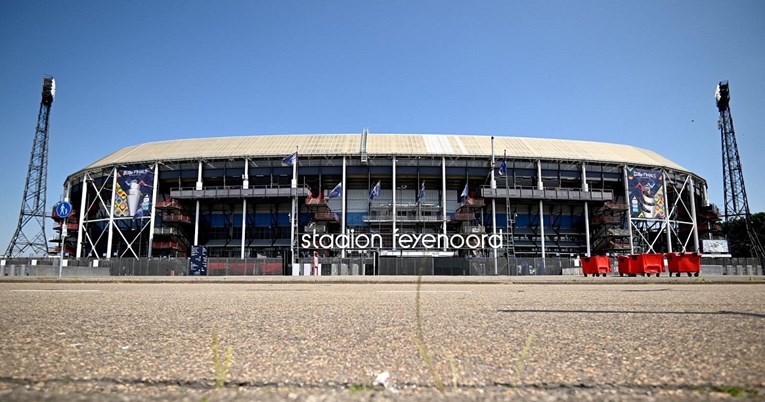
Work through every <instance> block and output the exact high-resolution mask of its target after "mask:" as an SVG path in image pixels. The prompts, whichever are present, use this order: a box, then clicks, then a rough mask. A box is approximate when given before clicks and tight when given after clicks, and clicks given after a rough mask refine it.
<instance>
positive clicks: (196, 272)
mask: <svg viewBox="0 0 765 402" xmlns="http://www.w3.org/2000/svg"><path fill="white" fill-rule="evenodd" d="M189 276H207V247H205V246H191V258H189Z"/></svg>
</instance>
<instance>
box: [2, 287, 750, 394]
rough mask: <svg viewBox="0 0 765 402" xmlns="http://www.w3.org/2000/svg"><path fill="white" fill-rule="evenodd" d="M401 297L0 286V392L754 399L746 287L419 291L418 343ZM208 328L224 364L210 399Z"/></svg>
mask: <svg viewBox="0 0 765 402" xmlns="http://www.w3.org/2000/svg"><path fill="white" fill-rule="evenodd" d="M417 295H418V294H417V292H416V285H415V284H412V283H379V284H375V283H364V284H360V283H340V284H338V283H322V282H319V283H307V282H296V283H276V282H275V283H268V282H264V283H258V282H253V283H237V284H229V283H97V282H93V283H88V282H86V283H64V282H58V283H21V282H10V283H9V282H5V283H0V334H2V338H1V340H0V342H1V343H2V348H0V362H2V364H1V365H0V399H3V400H29V401H32V400H88V401H90V400H93V401H95V400H104V399H109V400H178V401H183V400H189V401H199V400H204V399H207V400H216V401H217V400H222V401H228V400H265V401H271V400H273V401H282V400H301V401H330V400H332V401H336V400H341V401H360V400H373V401H388V400H412V401H428V400H436V399H450V400H465V401H473V400H505V399H508V398H511V397H520V398H522V399H525V400H539V401H547V400H571V401H575V400H576V401H579V400H636V401H653V400H728V399H730V398H732V397H733V396H734V395H737V396H738V398H736V400H741V399H760V400H762V399H763V398H765V374H763V373H765V344H763V335H765V285H764V284H762V283H756V284H704V285H691V284H676V283H670V282H658V281H657V282H654V283H652V284H637V283H636V284H625V283H621V284H587V283H584V284H582V283H579V284H510V283H498V284H474V283H425V284H423V285H422V288H421V292H420V293H419V297H420V305H421V307H420V309H419V312H420V315H421V317H422V320H421V324H422V341H423V343H424V348H418V344H419V343H420V337H419V336H418V332H417V320H416V315H417V308H416V305H417V304H416V303H417ZM214 333H216V334H217V336H218V339H219V345H218V346H219V349H220V355H221V359H222V360H225V357H223V355H224V354H225V350H226V349H227V348H229V347H230V348H231V351H232V355H233V359H232V362H231V367H230V369H229V370H228V372H227V373H226V374H227V375H226V377H225V384H224V386H223V387H222V389H216V376H215V369H214V364H213V353H212V349H213V348H212V338H213V334H214ZM423 354H427V357H429V360H430V361H431V362H432V370H431V369H429V367H428V365H427V364H426V363H425V360H426V359H424V358H423ZM220 371H222V370H219V372H220ZM383 372H388V374H389V377H388V379H387V381H384V384H376V383H375V379H376V378H377V377H378V375H379V374H381V373H383ZM381 380H382V379H381ZM439 384H444V390H443V392H441V391H439V390H438V388H439Z"/></svg>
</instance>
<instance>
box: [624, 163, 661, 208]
mask: <svg viewBox="0 0 765 402" xmlns="http://www.w3.org/2000/svg"><path fill="white" fill-rule="evenodd" d="M627 187H628V189H629V200H628V202H629V207H630V215H631V216H632V217H633V218H642V219H656V220H661V219H664V217H665V216H666V203H665V197H664V185H663V181H662V171H661V170H659V169H640V168H636V167H629V166H627Z"/></svg>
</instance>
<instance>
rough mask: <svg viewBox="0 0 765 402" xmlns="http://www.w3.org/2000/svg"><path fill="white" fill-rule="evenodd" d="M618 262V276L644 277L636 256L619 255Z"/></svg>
mask: <svg viewBox="0 0 765 402" xmlns="http://www.w3.org/2000/svg"><path fill="white" fill-rule="evenodd" d="M617 260H618V261H619V276H624V275H627V276H638V274H640V275H644V274H645V273H644V272H643V267H642V266H641V265H640V264H638V263H637V255H620V256H618V257H617Z"/></svg>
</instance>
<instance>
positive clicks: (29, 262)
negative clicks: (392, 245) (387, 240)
mask: <svg viewBox="0 0 765 402" xmlns="http://www.w3.org/2000/svg"><path fill="white" fill-rule="evenodd" d="M64 262H65V264H64V268H63V275H64V276H164V275H178V276H182V275H188V269H189V260H188V259H187V258H152V259H148V258H141V259H133V258H120V259H111V260H88V259H80V260H76V259H70V260H65V261H64ZM58 264H59V260H58V259H36V258H14V259H5V260H0V276H57V275H58ZM311 264H312V259H310V258H301V259H299V261H298V264H297V266H296V267H295V268H297V270H296V272H295V273H296V274H298V275H310V273H311ZM319 264H320V266H321V272H320V274H321V275H323V276H347V275H370V276H373V275H418V274H422V275H449V276H454V275H470V276H494V275H497V276H507V275H510V276H519V275H522V276H526V275H580V274H581V269H580V268H579V262H578V259H577V258H570V257H567V258H561V257H551V258H546V259H544V260H543V259H542V258H520V257H513V256H510V257H498V258H497V260H496V268H495V265H494V258H491V257H489V258H486V257H478V258H462V257H436V258H433V257H405V258H401V257H378V258H376V259H375V258H371V257H349V258H320V259H319ZM617 266H618V264H617V262H616V259H615V258H612V261H611V267H612V268H613V270H614V271H617V268H616V267H617ZM701 273H702V275H763V269H762V264H761V262H760V261H759V260H757V259H754V258H708V257H705V258H702V260H701ZM207 274H208V276H263V275H293V269H292V268H290V267H289V266H288V264H287V262H286V261H285V260H283V259H281V258H246V259H239V258H210V259H208V265H207Z"/></svg>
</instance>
